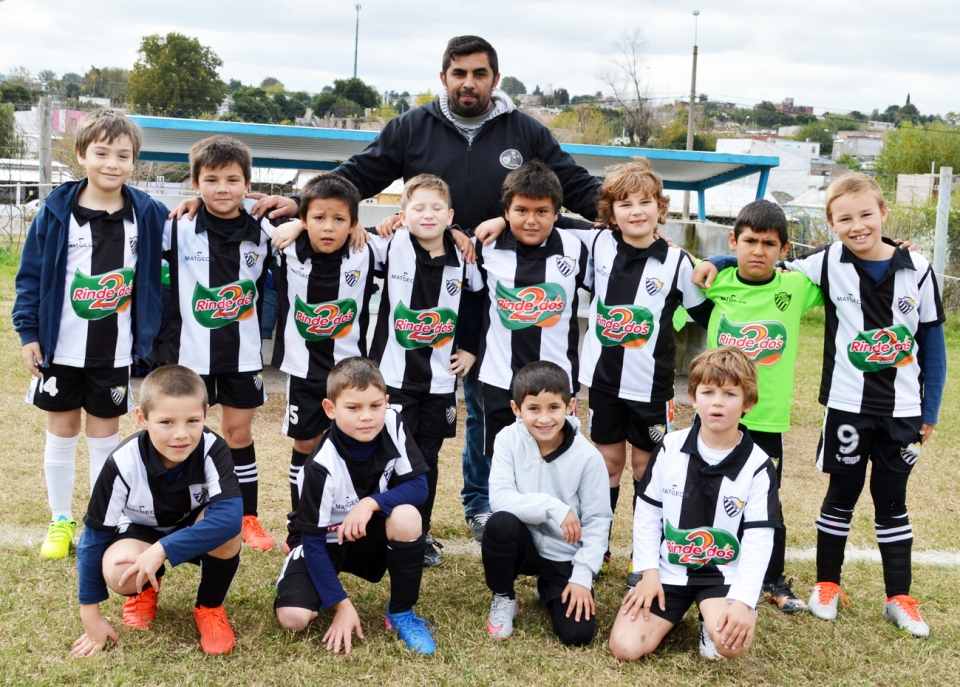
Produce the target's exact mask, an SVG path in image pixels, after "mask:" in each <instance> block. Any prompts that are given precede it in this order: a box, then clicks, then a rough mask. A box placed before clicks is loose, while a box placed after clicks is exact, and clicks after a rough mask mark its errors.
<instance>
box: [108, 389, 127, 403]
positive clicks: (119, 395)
mask: <svg viewBox="0 0 960 687" xmlns="http://www.w3.org/2000/svg"><path fill="white" fill-rule="evenodd" d="M126 396H127V387H125V386H112V387H110V398H111V399H112V400H113V402H114V403H116V404H117V405H120V404H121V403H123V399H124V398H126Z"/></svg>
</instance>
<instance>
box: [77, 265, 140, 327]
mask: <svg viewBox="0 0 960 687" xmlns="http://www.w3.org/2000/svg"><path fill="white" fill-rule="evenodd" d="M133 275H134V272H133V268H131V267H124V268H123V269H119V270H114V271H113V272H107V273H105V274H94V275H92V276H91V275H86V274H84V273H83V272H81V271H80V270H77V271H76V272H75V273H74V275H73V282H72V283H71V284H70V305H72V306H73V312H74V313H76V315H77V317H80V318H82V319H84V320H102V319H103V318H104V317H109V316H110V315H112V314H114V313H116V312H123V311H124V310H126V309H127V308H129V307H130V298H131V297H132V295H133Z"/></svg>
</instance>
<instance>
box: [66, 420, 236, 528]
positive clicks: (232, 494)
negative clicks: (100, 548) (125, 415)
mask: <svg viewBox="0 0 960 687" xmlns="http://www.w3.org/2000/svg"><path fill="white" fill-rule="evenodd" d="M180 465H182V466H183V467H182V470H181V472H180V474H179V475H177V477H176V479H174V480H173V481H170V480H168V479H167V477H168V471H167V467H166V466H165V465H164V464H163V463H162V462H161V460H160V454H159V453H157V450H156V449H155V448H154V446H153V443H152V442H151V441H150V435H149V434H147V432H146V431H142V432H138V433H137V434H134V435H132V436H130V437H128V438H127V439H126V440H125V441H124V442H123V443H122V444H120V445H119V446H117V448H116V449H114V451H113V453H111V454H110V457H109V458H108V459H107V462H106V464H105V465H104V466H103V469H102V470H101V471H100V476H99V477H98V478H97V483H96V485H95V486H94V488H93V494H92V495H91V496H90V506H89V507H88V509H87V514H86V515H85V516H84V518H83V522H84V524H85V525H86V526H87V527H92V528H94V529H97V530H113V529H116V528H117V527H121V526H123V525H127V524H135V525H146V526H148V527H154V528H156V529H158V530H160V531H161V532H172V531H173V530H174V529H176V528H177V525H179V524H181V523H183V522H184V521H186V520H187V519H189V518H190V515H191V513H193V511H195V510H197V509H198V508H203V507H205V506H207V505H209V504H211V503H213V502H214V501H220V500H221V499H230V498H239V497H240V484H239V483H238V482H237V475H236V474H235V473H234V471H233V460H232V459H231V457H230V448H229V447H228V446H227V442H225V441H224V440H223V439H221V438H220V437H219V436H217V435H216V434H214V433H213V432H211V431H210V430H209V429H206V428H204V430H203V435H202V436H201V438H200V443H199V444H198V445H197V448H196V449H194V451H193V453H191V454H190V455H189V456H188V457H187V459H186V460H185V461H183V463H181V464H180ZM174 469H176V468H174Z"/></svg>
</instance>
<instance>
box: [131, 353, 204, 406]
mask: <svg viewBox="0 0 960 687" xmlns="http://www.w3.org/2000/svg"><path fill="white" fill-rule="evenodd" d="M190 397H192V398H195V399H196V400H197V401H198V402H199V403H200V405H202V406H203V410H204V413H206V410H207V385H206V384H204V383H203V379H202V378H201V377H200V375H198V374H197V373H196V372H194V371H193V370H190V369H188V368H186V367H183V366H182V365H176V364H171V365H163V366H162V367H158V368H157V369H155V370H154V371H153V372H151V373H150V374H148V375H147V376H146V378H145V379H144V380H143V386H141V387H140V399H139V400H140V403H139V406H140V411H141V412H142V413H143V416H144V417H149V416H150V411H151V410H153V408H154V406H156V405H157V403H158V402H159V401H160V399H163V398H190Z"/></svg>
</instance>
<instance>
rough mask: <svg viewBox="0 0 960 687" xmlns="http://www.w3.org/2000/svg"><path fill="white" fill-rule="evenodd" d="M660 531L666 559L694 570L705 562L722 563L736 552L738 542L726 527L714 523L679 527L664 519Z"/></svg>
mask: <svg viewBox="0 0 960 687" xmlns="http://www.w3.org/2000/svg"><path fill="white" fill-rule="evenodd" d="M663 534H664V543H666V545H667V560H668V561H669V562H670V563H673V564H674V565H683V566H686V567H688V568H691V569H693V570H696V569H697V568H702V567H703V566H705V565H726V564H727V563H729V562H730V561H733V560H736V558H737V556H739V555H740V542H739V541H737V538H736V537H735V536H733V535H732V534H730V533H729V532H727V531H726V530H721V529H717V528H715V527H698V528H696V529H692V530H681V529H677V528H675V527H674V526H673V525H672V524H671V523H670V521H669V520H665V521H664V525H663Z"/></svg>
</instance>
